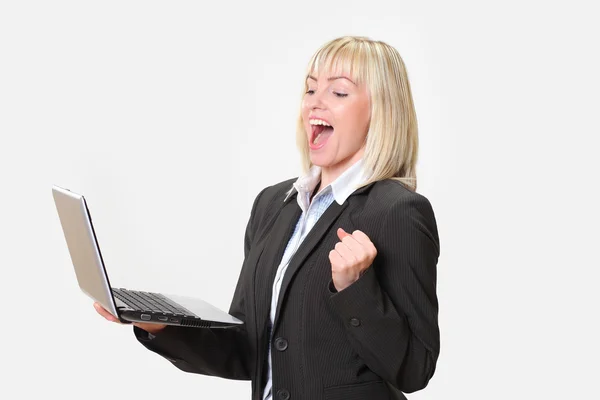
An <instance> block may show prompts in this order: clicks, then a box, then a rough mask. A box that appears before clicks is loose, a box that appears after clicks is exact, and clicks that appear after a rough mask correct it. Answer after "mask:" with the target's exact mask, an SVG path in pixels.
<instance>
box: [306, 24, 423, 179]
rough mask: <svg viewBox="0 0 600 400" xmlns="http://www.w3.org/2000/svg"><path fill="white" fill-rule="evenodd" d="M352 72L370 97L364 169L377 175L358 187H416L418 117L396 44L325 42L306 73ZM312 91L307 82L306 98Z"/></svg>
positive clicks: (357, 38)
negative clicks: (389, 183) (380, 183)
mask: <svg viewBox="0 0 600 400" xmlns="http://www.w3.org/2000/svg"><path fill="white" fill-rule="evenodd" d="M319 69H322V70H329V71H332V72H334V73H337V72H342V73H347V74H350V76H351V77H352V78H351V79H353V80H354V82H356V83H357V84H362V83H364V84H366V86H367V88H368V90H369V93H370V97H371V121H370V124H369V130H368V132H367V137H366V147H365V152H364V155H363V168H364V169H365V170H367V171H372V172H373V175H371V177H370V178H368V180H367V181H366V182H364V183H362V184H361V185H360V186H359V187H362V186H366V185H368V184H370V183H372V182H375V181H379V180H383V179H392V180H396V181H399V182H401V183H402V184H403V185H404V186H406V187H407V188H408V189H410V190H412V191H415V190H416V189H417V177H416V171H415V167H416V164H417V154H418V147H419V139H418V128H417V115H416V112H415V107H414V104H413V99H412V94H411V90H410V84H409V82H408V75H407V72H406V67H405V66H404V62H403V61H402V58H401V57H400V54H399V53H398V51H397V50H396V49H395V48H393V47H392V46H390V45H388V44H386V43H384V42H381V41H374V40H371V39H369V38H366V37H360V36H344V37H340V38H337V39H334V40H331V41H330V42H327V43H325V44H324V45H323V46H322V47H321V48H320V49H319V50H317V52H316V53H315V54H314V55H313V56H312V58H311V60H310V62H309V63H308V68H307V75H306V76H308V75H315V74H316V73H318V70H319ZM307 90H308V86H307V83H306V79H305V82H304V88H303V91H302V96H304V93H306V91H307ZM296 145H297V147H298V150H299V151H300V157H301V164H302V171H303V172H304V173H307V172H308V171H309V170H310V168H311V167H312V163H311V161H310V156H309V147H308V141H307V140H306V132H305V128H304V124H303V122H302V112H300V114H299V117H298V122H297V128H296Z"/></svg>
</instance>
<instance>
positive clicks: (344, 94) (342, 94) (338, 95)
mask: <svg viewBox="0 0 600 400" xmlns="http://www.w3.org/2000/svg"><path fill="white" fill-rule="evenodd" d="M333 94H335V95H336V96H337V97H346V96H348V93H338V92H333Z"/></svg>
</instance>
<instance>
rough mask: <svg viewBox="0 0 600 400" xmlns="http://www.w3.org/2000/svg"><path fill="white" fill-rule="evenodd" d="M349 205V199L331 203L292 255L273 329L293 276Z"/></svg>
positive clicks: (280, 293) (278, 300)
mask: <svg viewBox="0 0 600 400" xmlns="http://www.w3.org/2000/svg"><path fill="white" fill-rule="evenodd" d="M347 206H348V202H347V201H345V202H344V204H342V205H339V204H338V203H337V202H336V201H334V202H333V203H331V205H330V206H329V207H328V208H327V210H325V212H324V213H323V215H321V217H320V218H319V220H318V221H317V222H316V224H315V226H313V228H312V229H311V230H310V232H308V234H307V235H306V237H305V238H304V240H303V241H302V243H300V246H299V247H298V249H297V250H296V253H295V254H294V255H293V256H292V258H291V260H290V264H289V265H288V267H287V270H286V271H285V275H284V277H283V281H282V283H281V290H280V292H279V298H278V299H277V310H276V311H275V321H274V322H273V329H275V327H276V325H277V322H278V319H279V313H280V311H281V306H282V303H283V299H284V298H285V295H286V292H287V289H288V287H289V285H290V282H291V281H292V278H293V277H294V275H295V274H296V272H297V271H298V269H300V267H301V266H302V264H303V263H304V260H305V259H306V257H308V255H309V254H310V253H311V252H312V251H313V249H314V248H315V246H316V245H317V244H318V243H319V242H321V239H322V238H323V235H325V232H327V230H328V229H329V227H330V226H331V224H333V223H334V222H335V220H337V219H338V217H339V216H340V214H341V213H342V211H343V210H344V209H346V207H347Z"/></svg>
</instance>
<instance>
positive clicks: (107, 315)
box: [94, 302, 120, 322]
mask: <svg viewBox="0 0 600 400" xmlns="http://www.w3.org/2000/svg"><path fill="white" fill-rule="evenodd" d="M94 308H95V309H96V311H97V312H98V314H100V315H102V316H103V317H104V318H105V319H107V320H109V321H111V322H120V321H119V319H118V318H116V317H115V316H114V315H112V314H111V313H109V312H108V311H106V309H105V308H104V307H102V305H100V303H98V302H95V303H94Z"/></svg>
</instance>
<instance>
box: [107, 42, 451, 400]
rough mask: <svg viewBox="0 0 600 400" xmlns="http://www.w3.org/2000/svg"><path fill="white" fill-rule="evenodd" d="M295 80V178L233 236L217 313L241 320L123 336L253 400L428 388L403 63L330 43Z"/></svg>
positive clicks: (411, 126) (431, 224)
mask: <svg viewBox="0 0 600 400" xmlns="http://www.w3.org/2000/svg"><path fill="white" fill-rule="evenodd" d="M307 72H308V74H307V76H306V81H305V83H304V93H303V98H302V103H301V110H300V115H299V119H298V127H297V145H298V148H299V150H300V153H301V157H302V163H303V165H302V166H303V171H304V173H303V174H302V175H301V176H300V177H298V179H289V180H286V181H283V182H280V183H277V184H275V185H273V186H269V187H266V188H264V189H263V190H262V191H261V192H260V193H259V194H258V195H257V197H256V199H255V200H254V204H253V206H252V211H251V214H250V219H249V221H248V224H247V227H246V233H245V249H244V250H245V251H244V255H245V258H244V263H243V265H242V269H241V273H240V277H239V281H238V283H237V286H236V289H235V293H234V296H233V300H232V303H231V307H230V310H229V313H230V314H231V315H234V316H235V317H237V318H239V319H241V320H243V321H244V322H245V324H244V325H243V326H241V327H236V328H232V329H191V328H182V327H173V326H167V327H165V326H160V325H156V324H141V323H140V324H136V326H135V327H134V332H135V335H136V337H137V338H138V340H139V341H140V342H141V343H142V344H143V345H144V346H146V347H147V348H148V349H150V350H151V351H154V352H156V353H158V354H160V355H161V356H163V357H165V358H166V359H168V360H169V361H170V362H172V363H173V365H174V366H176V367H177V368H179V369H181V370H183V371H187V372H193V373H199V374H205V375H213V376H219V377H223V378H228V379H246V380H252V398H253V399H256V400H263V399H273V400H288V399H310V400H317V399H346V398H351V399H369V400H377V399H390V398H392V397H393V396H396V398H405V397H404V396H403V395H402V394H401V392H400V391H402V392H414V391H416V390H420V389H422V388H424V387H425V386H426V385H427V384H428V382H429V380H430V379H431V377H432V375H433V373H434V371H435V366H436V362H437V358H438V354H439V351H440V340H439V328H438V303H437V295H436V265H437V260H438V256H439V252H440V247H439V238H438V233H437V226H436V221H435V216H434V213H433V210H432V207H431V205H430V203H429V201H428V200H427V199H426V198H425V197H424V196H422V195H420V194H417V193H416V192H415V190H416V183H415V181H416V179H415V164H416V161H417V150H418V149H417V147H418V138H417V120H416V115H415V110H414V106H413V101H412V95H411V90H410V85H409V82H408V77H407V73H406V70H405V67H404V63H403V61H402V59H401V57H400V55H399V54H398V52H397V51H396V50H395V49H394V48H392V47H390V46H388V45H386V44H385V43H382V42H376V41H372V40H369V39H367V38H362V37H342V38H339V39H336V40H333V41H331V42H329V43H326V44H325V45H324V46H323V47H322V48H321V49H319V50H318V51H317V52H316V53H315V55H314V56H313V57H312V59H311V61H310V63H309V65H308V69H307ZM96 308H97V310H98V311H99V312H100V313H101V314H102V315H103V316H104V317H106V318H107V319H109V320H112V321H115V322H117V321H116V319H115V318H114V317H112V316H111V315H110V314H108V313H107V312H106V311H105V310H104V309H102V308H101V307H100V306H98V305H96Z"/></svg>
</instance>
